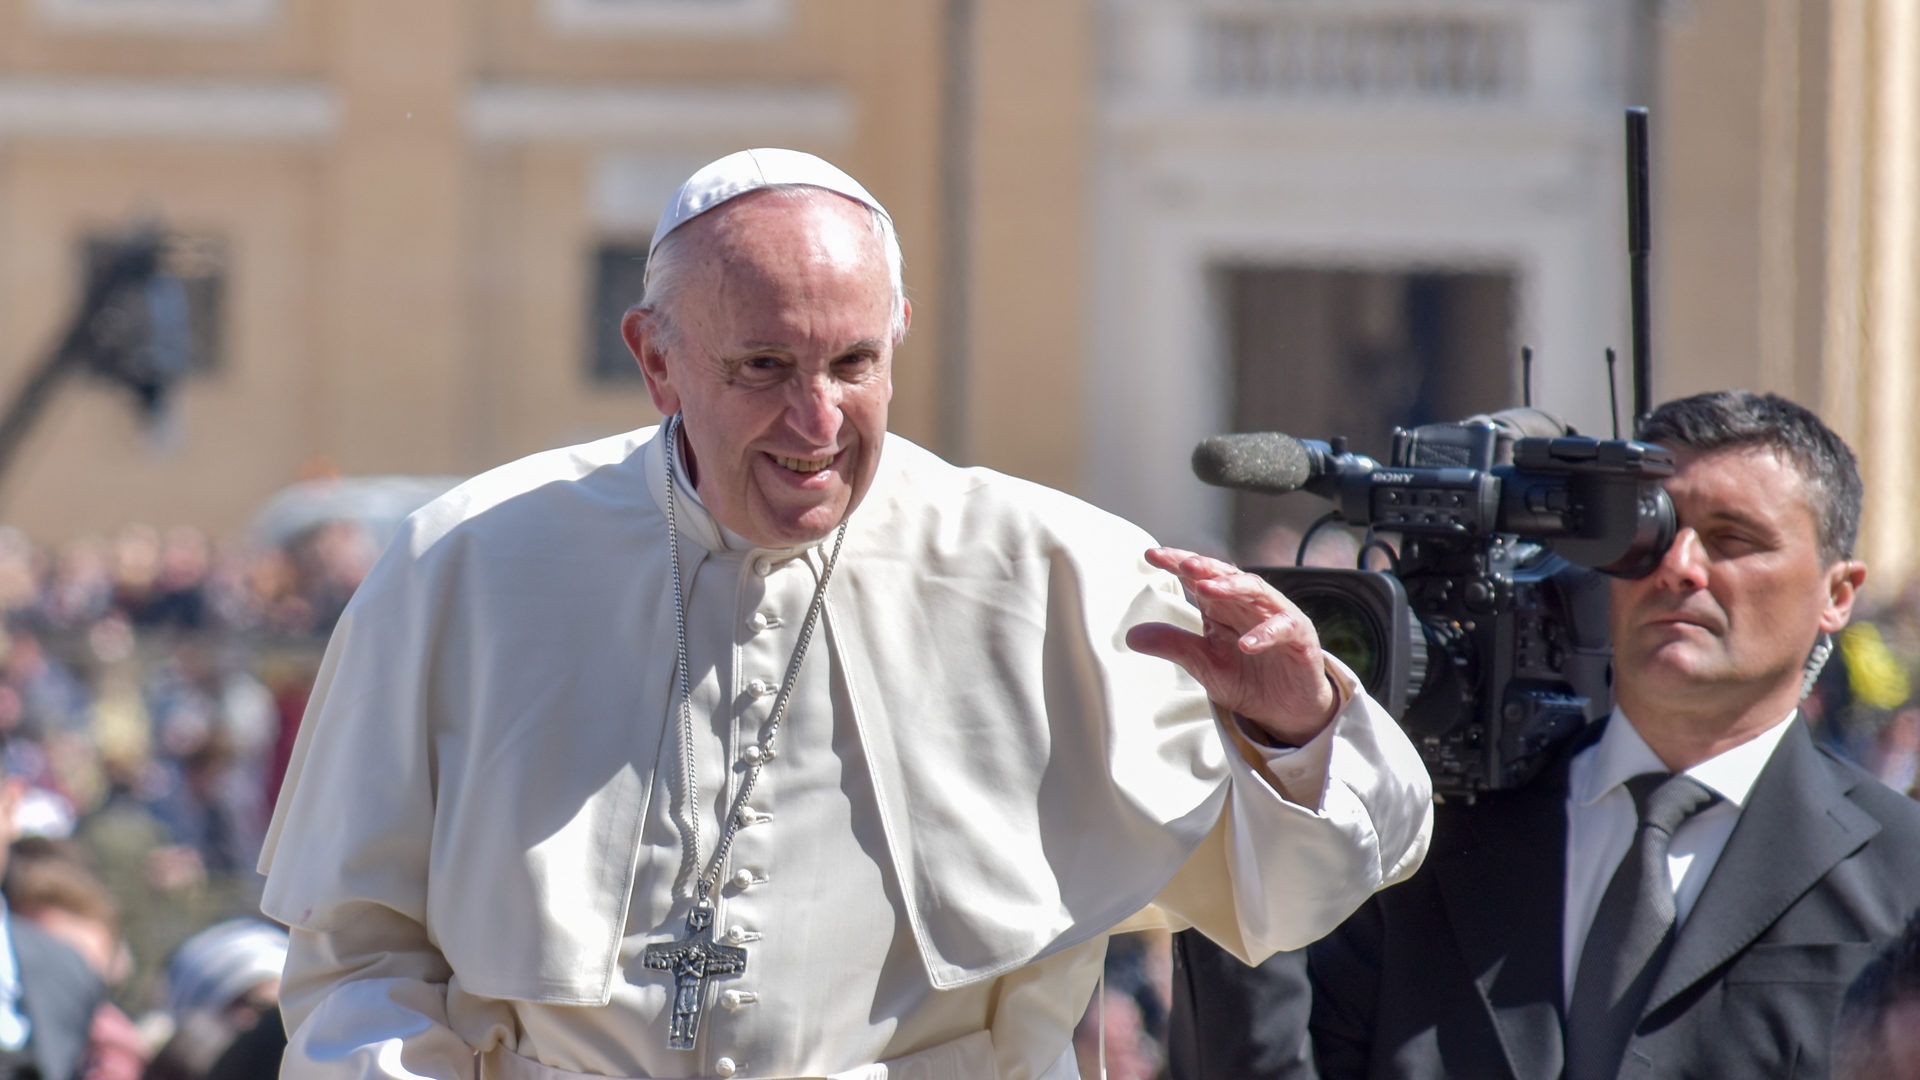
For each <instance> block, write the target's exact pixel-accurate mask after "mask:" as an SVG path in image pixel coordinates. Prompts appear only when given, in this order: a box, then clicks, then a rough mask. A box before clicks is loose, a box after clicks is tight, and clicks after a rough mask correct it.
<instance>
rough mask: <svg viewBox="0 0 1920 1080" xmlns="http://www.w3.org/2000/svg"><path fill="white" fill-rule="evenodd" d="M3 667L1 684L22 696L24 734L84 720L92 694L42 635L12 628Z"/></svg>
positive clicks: (62, 726) (8, 635) (47, 730)
mask: <svg viewBox="0 0 1920 1080" xmlns="http://www.w3.org/2000/svg"><path fill="white" fill-rule="evenodd" d="M0 667H3V668H4V673H0V684H4V685H5V686H6V687H7V688H9V689H11V690H12V691H13V692H14V693H15V694H17V695H18V696H19V699H20V721H19V730H20V731H22V732H23V733H25V734H28V735H34V736H37V735H40V734H43V733H45V732H49V731H60V730H65V729H68V728H73V727H78V726H80V725H81V724H83V723H84V722H85V720H86V716H87V708H88V706H89V705H90V704H91V702H92V695H90V694H89V693H88V692H87V687H86V684H85V683H83V682H81V681H80V680H79V679H78V678H77V677H76V676H75V675H74V673H73V671H72V669H70V668H69V667H68V666H67V665H66V664H65V663H63V662H62V661H61V660H60V659H59V658H58V657H55V656H52V655H50V654H49V653H48V652H47V650H46V648H45V647H44V646H43V645H42V643H41V640H40V635H39V634H36V633H34V632H33V631H31V630H28V629H26V628H25V627H21V626H14V627H11V628H9V630H8V631H7V633H6V641H5V646H4V655H3V656H0Z"/></svg>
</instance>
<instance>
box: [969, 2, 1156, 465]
mask: <svg viewBox="0 0 1920 1080" xmlns="http://www.w3.org/2000/svg"><path fill="white" fill-rule="evenodd" d="M975 18H976V20H977V21H976V26H975V32H976V35H977V38H976V48H977V49H978V53H977V54H976V58H975V71H976V75H975V82H974V86H975V92H976V95H977V96H976V98H975V111H974V131H973V138H974V145H973V163H974V169H973V200H972V202H973V207H974V221H973V231H972V239H973V250H972V256H971V290H970V300H969V308H970V310H969V312H968V317H969V319H970V320H971V322H970V326H969V333H968V335H967V340H968V352H969V354H970V355H969V356H968V357H967V358H966V363H967V369H968V371H969V372H970V374H971V386H970V388H969V389H970V394H969V402H968V408H967V410H966V416H967V417H968V420H969V427H970V429H971V430H970V432H969V437H968V439H967V440H966V441H967V444H968V450H969V453H968V457H969V458H970V459H971V460H972V462H974V463H977V464H981V465H990V466H994V467H996V468H1004V469H1009V470H1012V471H1017V472H1019V473H1021V474H1022V475H1025V476H1027V477H1030V478H1031V479H1034V480H1038V481H1040V482H1042V483H1046V484H1051V485H1054V486H1056V487H1061V488H1065V489H1068V490H1079V489H1080V488H1081V471H1080V466H1081V462H1080V455H1081V447H1082V446H1083V445H1084V441H1085V440H1084V437H1083V429H1084V427H1085V422H1084V417H1083V416H1082V410H1083V408H1084V404H1083V403H1084V401H1085V398H1086V395H1085V393H1084V391H1083V386H1084V384H1085V380H1086V378H1087V377H1088V374H1089V373H1088V372H1087V371H1086V370H1085V365H1086V362H1087V361H1086V350H1087V336H1086V330H1085V322H1086V309H1087V300H1088V298H1087V296H1086V289H1087V287H1088V282H1087V266H1086V259H1087V256H1086V253H1087V251H1089V250H1091V247H1092V244H1091V243H1090V238H1089V236H1088V231H1087V230H1088V227H1089V223H1090V222H1091V221H1092V220H1093V208H1092V207H1090V206H1088V205H1087V199H1088V192H1091V191H1093V190H1095V185H1094V184H1093V182H1092V181H1093V178H1092V177H1091V176H1090V175H1088V170H1089V169H1090V168H1091V161H1092V158H1091V155H1092V153H1093V147H1092V134H1093V132H1092V126H1093V113H1092V110H1093V95H1094V94H1096V93H1097V92H1098V90H1099V87H1098V82H1099V80H1098V77H1097V73H1096V71H1095V67H1094V46H1095V41H1096V38H1097V35H1096V33H1095V32H1094V29H1095V28H1094V22H1093V7H1092V4H1091V2H1090V0H1055V2H1050V3H1045V4H1034V3H1029V2H1027V0H977V3H976V4H975ZM1182 359H1184V358H1170V359H1169V367H1168V372H1169V376H1170V377H1172V375H1173V372H1174V367H1175V365H1177V364H1178V363H1179V362H1180V361H1181V360H1182Z"/></svg>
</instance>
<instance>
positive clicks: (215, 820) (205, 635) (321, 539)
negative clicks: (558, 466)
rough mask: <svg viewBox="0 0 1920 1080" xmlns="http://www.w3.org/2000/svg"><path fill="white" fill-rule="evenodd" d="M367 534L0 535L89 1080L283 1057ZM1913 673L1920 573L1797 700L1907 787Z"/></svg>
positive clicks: (26, 761)
mask: <svg viewBox="0 0 1920 1080" xmlns="http://www.w3.org/2000/svg"><path fill="white" fill-rule="evenodd" d="M1328 542H1329V543H1334V544H1337V543H1338V538H1337V535H1336V537H1335V539H1334V540H1331V541H1328ZM377 543H378V541H377V539H376V537H375V536H374V535H373V534H372V533H371V532H370V531H369V530H368V529H367V527H366V526H364V525H362V524H358V523H354V522H349V521H327V522H321V523H317V524H314V525H312V526H310V527H306V528H303V529H301V530H300V531H299V532H297V533H295V534H292V535H287V536H282V537H277V538H267V539H256V540H254V541H253V542H252V543H250V544H249V545H247V546H232V547H228V546H222V545H220V544H217V543H215V542H214V541H213V540H212V539H210V538H209V537H208V536H206V535H205V534H204V533H201V532H198V531H196V530H193V529H188V528H172V529H166V530H161V529H156V528H153V527H150V526H144V525H135V526H130V527H128V528H126V529H124V530H122V531H121V532H120V533H119V534H118V535H116V536H112V537H90V538H84V539H80V540H76V541H74V542H72V543H69V544H65V545H62V546H60V547H58V548H54V549H49V548H46V547H43V546H40V545H37V544H35V543H33V542H32V541H31V540H30V539H29V538H28V537H26V536H24V535H22V534H21V533H20V532H18V531H16V530H13V529H10V528H5V527H0V613H3V617H4V633H0V760H3V761H4V765H5V770H6V775H7V776H8V777H9V778H11V779H12V780H14V781H18V782H22V783H23V784H24V789H23V791H22V797H21V799H20V801H19V804H18V807H17V809H16V812H15V814H14V826H15V832H16V835H17V837H18V839H16V840H15V842H14V845H13V850H14V855H13V858H12V859H11V861H10V866H9V869H8V873H7V876H6V896H7V899H8V901H9V906H10V908H11V910H12V911H13V913H14V914H15V915H16V916H20V917H24V918H32V919H34V920H35V921H36V922H40V923H42V925H44V926H45V927H46V928H47V929H49V931H50V932H52V933H54V934H55V936H58V937H60V938H61V940H64V941H67V943H68V944H70V945H73V946H74V947H75V949H76V951H78V952H80V953H81V955H82V956H83V957H85V958H86V959H87V961H88V963H89V964H90V965H91V966H93V967H94V969H95V971H96V974H98V975H99V976H100V978H101V979H102V980H103V981H104V982H106V983H107V984H108V986H109V987H110V988H111V992H112V1004H111V1005H110V1006H109V1007H108V1008H109V1010H110V1012H109V1011H106V1010H103V1012H102V1014H101V1017H98V1018H96V1022H95V1024H94V1041H93V1051H92V1052H93V1054H94V1058H93V1062H94V1064H93V1067H92V1071H91V1074H90V1075H92V1076H94V1077H96V1078H97V1080H130V1078H133V1077H139V1076H143V1075H144V1076H153V1077H188V1076H192V1077H202V1076H219V1075H222V1074H221V1073H220V1072H218V1071H216V1069H215V1066H216V1065H217V1064H218V1063H219V1062H220V1060H221V1058H222V1057H223V1055H225V1056H226V1057H227V1060H228V1061H229V1062H232V1061H233V1060H234V1059H235V1058H236V1057H237V1056H244V1055H245V1054H249V1053H251V1054H257V1055H265V1056H264V1057H261V1058H259V1059H258V1060H262V1061H268V1062H270V1061H271V1060H273V1059H274V1057H276V1056H277V1054H278V1045H279V1044H278V1042H277V1040H278V1039H279V1038H280V1035H279V1032H278V1021H277V1016H276V1015H275V1014H274V1011H273V1008H272V994H273V993H274V992H275V990H276V989H277V981H276V980H274V979H270V978H268V977H267V976H268V974H270V973H277V971H278V964H279V960H280V957H281V956H283V955H284V950H285V944H284V937H283V936H279V935H278V932H277V930H275V928H273V927H270V926H266V925H264V924H261V923H259V922H257V921H254V920H255V919H256V916H255V910H256V908H255V905H256V904H257V902H258V898H259V889H260V885H261V879H260V877H259V875H258V874H257V873H255V871H254V870H253V864H254V860H255V859H256V857H257V856H258V853H259V846H260V842H261V838H262V836H263V834H264V832H265V828H266V823H267V819H268V815H269V814H270V813H271V811H272V806H273V797H274V794H275V792H277V790H278V788H279V784H280V779H281V777H282V775H283V773H284V770H285V766H286V760H287V755H288V753H289V751H290V749H291V745H292V739H293V736H294V734H295V732H296V730H297V728H298V724H299V720H300V716H301V713H302V711H303V709H304V708H305V705H306V698H307V694H308V691H309V690H310V688H311V686H312V680H313V675H314V672H315V671H316V670H317V668H318V665H319V659H320V655H321V652H322V650H323V648H324V646H325V640H326V635H327V633H328V632H329V631H330V630H331V629H332V625H333V622H334V621H335V620H336V619H337V618H338V616H339V614H340V611H341V610H342V608H343V607H344V606H345V604H346V602H347V599H348V598H349V597H350V596H351V595H352V592H353V589H354V588H355V586H357V585H358V583H359V581H360V579H361V578H362V577H363V576H364V575H365V573H366V571H367V569H368V568H369V567H370V566H371V565H372V561H373V559H374V557H375V556H376V555H377V554H378V551H377ZM1283 546H1284V545H1283ZM1275 552H1278V548H1276V549H1275ZM1257 554H1259V555H1269V554H1274V553H1269V552H1264V551H1263V552H1260V553H1257ZM1316 556H1317V557H1315V558H1312V559H1310V560H1309V561H1310V562H1316V563H1320V564H1322V565H1326V564H1330V563H1336V562H1344V563H1345V564H1347V565H1351V558H1352V552H1351V551H1350V550H1348V549H1345V548H1343V549H1341V550H1339V551H1332V550H1329V551H1326V552H1316ZM1269 561H1273V562H1281V561H1284V562H1291V561H1292V558H1291V552H1290V551H1289V552H1288V553H1287V556H1286V557H1285V558H1284V559H1282V558H1279V557H1278V555H1275V557H1274V558H1272V559H1270V560H1269ZM1916 674H1920V583H1915V584H1913V585H1910V586H1908V587H1906V588H1904V589H1889V588H1884V587H1883V588H1880V589H1873V588H1870V589H1869V590H1868V594H1867V605H1866V607H1865V608H1864V609H1863V610H1861V612H1860V614H1859V616H1858V617H1857V618H1856V620H1855V622H1854V624H1853V625H1852V626H1851V627H1849V628H1848V630H1847V631H1846V632H1845V633H1844V634H1842V635H1841V637H1840V639H1839V640H1838V641H1837V642H1836V648H1835V653H1834V656H1833V659H1832V660H1831V661H1830V662H1829V663H1828V665H1827V667H1826V669H1825V671H1824V673H1823V674H1822V675H1821V677H1820V680H1819V682H1818V684H1817V686H1816V689H1815V691H1814V693H1813V695H1812V697H1811V698H1810V699H1809V701H1808V704H1807V711H1808V713H1809V714H1810V716H1811V718H1812V719H1813V721H1814V724H1815V728H1816V731H1818V732H1819V733H1820V735H1821V737H1822V738H1823V740H1824V741H1826V742H1827V743H1828V744H1829V745H1831V746H1834V747H1835V748H1837V749H1838V750H1840V752H1842V753H1844V754H1845V755H1847V756H1849V757H1850V758H1852V759H1853V760H1855V761H1857V762H1859V763H1860V764H1862V765H1863V766H1865V767H1866V768H1867V769H1869V770H1870V771H1872V772H1873V773H1874V774H1875V775H1877V776H1879V777H1880V778H1881V779H1882V780H1883V781H1885V782H1886V783H1888V784H1890V785H1892V786H1893V787H1895V788H1898V789H1900V790H1903V791H1908V792H1912V791H1913V790H1914V787H1915V784H1916V780H1920V700H1916V696H1915V686H1916V681H1915V676H1916ZM196 934H198V935H200V937H195V935H196ZM190 939H191V940H192V943H191V944H190V945H187V946H186V947H183V943H186V942H189V940H190ZM170 964H171V965H172V967H171V969H170ZM1168 965H1169V959H1168V951H1167V946H1166V938H1165V935H1164V933H1160V932H1148V933H1145V934H1136V935H1123V936H1121V937H1118V938H1115V939H1114V945H1113V948H1112V950H1111V954H1110V956H1109V960H1108V966H1107V979H1106V980H1105V983H1104V986H1103V988H1102V990H1101V993H1100V994H1099V995H1098V996H1097V997H1096V1001H1095V1007H1094V1008H1091V1009H1089V1011H1088V1014H1087V1019H1086V1021H1084V1022H1083V1024H1082V1026H1081V1029H1080V1032H1079V1035H1078V1037H1077V1039H1076V1045H1077V1047H1078V1049H1079V1051H1080V1054H1081V1057H1082V1061H1083V1064H1084V1066H1085V1067H1086V1072H1087V1073H1088V1074H1095V1073H1096V1070H1097V1069H1098V1068H1099V1064H1098V1063H1099V1061H1100V1059H1101V1058H1102V1056H1104V1059H1105V1060H1104V1064H1105V1067H1106V1071H1107V1075H1108V1076H1110V1077H1113V1078H1114V1080H1150V1078H1153V1077H1156V1076H1159V1075H1163V1073H1164V1070H1165V1060H1166V1055H1165V1052H1164V1039H1165V1032H1166V1022H1167V1016H1168V1011H1169V1002H1168V995H1169V992H1170V991H1169V981H1170V979H1169V968H1168ZM116 1018H117V1019H116ZM262 1018H264V1022H258V1023H256V1022H257V1021H261V1020H262ZM255 1028H257V1029H258V1030H257V1031H256V1030H254V1029H255ZM1103 1050H1104V1055H1103ZM267 1074H270V1071H269V1072H268V1073H265V1074H262V1075H267ZM232 1075H250V1074H248V1073H245V1072H240V1073H233V1074H232Z"/></svg>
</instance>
